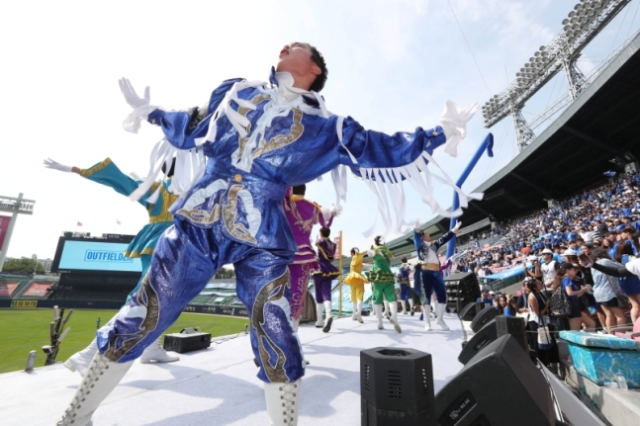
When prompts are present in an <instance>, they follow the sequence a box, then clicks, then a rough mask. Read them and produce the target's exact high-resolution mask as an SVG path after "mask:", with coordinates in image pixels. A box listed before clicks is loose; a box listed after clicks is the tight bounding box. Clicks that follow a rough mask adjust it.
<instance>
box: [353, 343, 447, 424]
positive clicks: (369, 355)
mask: <svg viewBox="0 0 640 426" xmlns="http://www.w3.org/2000/svg"><path fill="white" fill-rule="evenodd" d="M433 394H434V389H433V370H432V364H431V355H430V354H428V353H425V352H420V351H417V350H415V349H401V348H373V349H367V350H364V351H361V352H360V396H361V405H360V414H361V425H362V426H437V422H436V419H435V407H434V404H433Z"/></svg>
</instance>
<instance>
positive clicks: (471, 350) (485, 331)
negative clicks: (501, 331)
mask: <svg viewBox="0 0 640 426" xmlns="http://www.w3.org/2000/svg"><path fill="white" fill-rule="evenodd" d="M497 338H498V331H497V329H496V320H495V319H492V320H491V321H489V322H488V323H487V324H486V325H485V326H484V327H482V328H481V329H480V331H478V332H477V333H476V334H474V335H473V337H471V340H469V342H468V343H467V344H466V345H464V347H463V348H462V352H460V355H458V361H460V362H461V363H462V364H466V363H468V362H469V361H471V358H473V357H474V356H476V355H477V354H478V352H480V351H481V350H482V349H483V348H484V347H485V346H487V345H488V344H489V343H491V342H493V341H494V340H496V339H497Z"/></svg>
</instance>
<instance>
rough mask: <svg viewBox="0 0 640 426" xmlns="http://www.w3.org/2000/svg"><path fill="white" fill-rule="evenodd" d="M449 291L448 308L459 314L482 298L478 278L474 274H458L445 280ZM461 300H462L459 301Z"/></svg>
mask: <svg viewBox="0 0 640 426" xmlns="http://www.w3.org/2000/svg"><path fill="white" fill-rule="evenodd" d="M444 285H445V288H446V290H447V308H449V310H450V311H451V312H458V311H460V310H462V308H463V307H465V306H467V305H468V304H469V303H471V302H475V301H476V300H478V298H479V297H480V285H479V284H478V277H477V276H476V274H474V273H473V272H456V273H455V274H451V275H449V276H447V277H445V278H444ZM458 299H460V300H458Z"/></svg>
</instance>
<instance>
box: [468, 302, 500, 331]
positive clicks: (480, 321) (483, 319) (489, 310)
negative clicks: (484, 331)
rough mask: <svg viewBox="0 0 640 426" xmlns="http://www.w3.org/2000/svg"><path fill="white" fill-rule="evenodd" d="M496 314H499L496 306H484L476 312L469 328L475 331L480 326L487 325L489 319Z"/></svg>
mask: <svg viewBox="0 0 640 426" xmlns="http://www.w3.org/2000/svg"><path fill="white" fill-rule="evenodd" d="M498 315H500V311H498V309H497V308H495V307H494V306H487V307H486V308H484V309H483V310H481V311H480V312H478V314H477V315H476V317H475V318H474V319H473V321H471V330H473V332H474V333H477V332H478V331H480V329H481V328H482V327H484V326H485V325H487V323H488V322H489V321H491V320H492V319H494V318H495V317H497V316H498Z"/></svg>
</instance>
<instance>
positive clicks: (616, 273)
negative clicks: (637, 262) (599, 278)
mask: <svg viewBox="0 0 640 426" xmlns="http://www.w3.org/2000/svg"><path fill="white" fill-rule="evenodd" d="M591 267H592V268H593V269H595V270H596V271H600V272H602V273H603V274H607V275H611V276H612V277H618V278H623V277H632V276H633V274H632V273H631V271H629V270H628V269H627V268H625V267H624V266H622V267H617V266H604V265H600V264H599V263H594V264H593V265H591Z"/></svg>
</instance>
